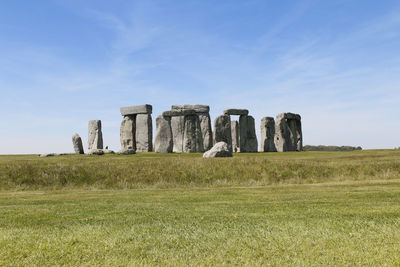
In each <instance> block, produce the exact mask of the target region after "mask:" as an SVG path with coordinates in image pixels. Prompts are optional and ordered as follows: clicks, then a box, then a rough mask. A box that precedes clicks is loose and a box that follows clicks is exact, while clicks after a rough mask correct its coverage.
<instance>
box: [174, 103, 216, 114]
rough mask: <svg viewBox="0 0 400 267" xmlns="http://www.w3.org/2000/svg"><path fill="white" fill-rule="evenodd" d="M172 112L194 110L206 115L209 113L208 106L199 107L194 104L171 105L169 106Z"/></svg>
mask: <svg viewBox="0 0 400 267" xmlns="http://www.w3.org/2000/svg"><path fill="white" fill-rule="evenodd" d="M171 109H172V110H185V109H186V110H187V109H191V110H194V111H195V112H197V113H208V112H210V106H208V105H200V104H194V105H189V104H185V105H172V106H171Z"/></svg>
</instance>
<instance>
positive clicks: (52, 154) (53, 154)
mask: <svg viewBox="0 0 400 267" xmlns="http://www.w3.org/2000/svg"><path fill="white" fill-rule="evenodd" d="M54 156H57V154H56V153H45V154H41V155H40V157H42V158H44V157H54Z"/></svg>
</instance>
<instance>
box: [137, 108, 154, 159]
mask: <svg viewBox="0 0 400 267" xmlns="http://www.w3.org/2000/svg"><path fill="white" fill-rule="evenodd" d="M152 150H153V124H152V118H151V115H150V114H137V115H136V151H139V152H151V151H152Z"/></svg>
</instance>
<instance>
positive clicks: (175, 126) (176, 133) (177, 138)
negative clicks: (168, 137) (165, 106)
mask: <svg viewBox="0 0 400 267" xmlns="http://www.w3.org/2000/svg"><path fill="white" fill-rule="evenodd" d="M184 129H185V116H173V117H171V130H172V140H173V148H172V151H173V152H175V153H182V152H183V134H184Z"/></svg>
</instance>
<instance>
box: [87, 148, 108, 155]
mask: <svg viewBox="0 0 400 267" xmlns="http://www.w3.org/2000/svg"><path fill="white" fill-rule="evenodd" d="M103 154H104V151H103V149H89V150H88V155H103Z"/></svg>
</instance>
